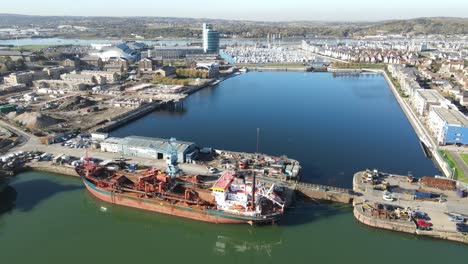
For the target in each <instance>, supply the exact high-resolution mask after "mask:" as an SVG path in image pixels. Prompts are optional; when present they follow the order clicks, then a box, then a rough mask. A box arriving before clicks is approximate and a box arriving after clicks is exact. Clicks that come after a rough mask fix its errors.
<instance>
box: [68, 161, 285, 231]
mask: <svg viewBox="0 0 468 264" xmlns="http://www.w3.org/2000/svg"><path fill="white" fill-rule="evenodd" d="M76 172H77V173H78V174H79V175H80V176H81V177H82V179H83V182H84V184H85V186H86V188H87V190H88V191H89V192H90V193H91V194H93V195H94V196H95V197H97V198H99V199H100V200H103V201H106V202H108V203H112V204H118V205H123V206H128V207H134V208H138V209H144V210H148V211H154V212H159V213H165V214H169V215H175V216H179V217H185V218H190V219H194V220H199V221H204V222H211V223H220V224H241V223H248V224H251V225H252V224H260V223H273V222H276V221H277V220H278V218H279V217H280V216H281V215H282V214H283V208H284V202H283V199H282V198H281V195H280V193H279V192H277V191H276V190H275V186H274V185H271V186H266V185H265V184H263V183H259V182H257V181H256V179H255V176H254V177H251V178H249V177H246V178H240V177H237V176H236V174H235V173H234V172H231V171H226V172H224V173H223V174H222V175H221V176H220V177H219V179H218V180H217V181H216V182H215V183H214V184H211V183H209V182H204V181H202V177H199V176H180V177H172V176H171V175H169V174H166V173H165V172H164V171H162V170H160V169H156V168H152V169H147V170H140V171H134V172H130V171H125V170H121V171H110V170H107V169H106V168H105V167H102V166H99V165H97V164H93V163H91V162H89V161H87V162H85V163H84V164H82V165H79V166H77V167H76ZM254 183H255V184H254Z"/></svg>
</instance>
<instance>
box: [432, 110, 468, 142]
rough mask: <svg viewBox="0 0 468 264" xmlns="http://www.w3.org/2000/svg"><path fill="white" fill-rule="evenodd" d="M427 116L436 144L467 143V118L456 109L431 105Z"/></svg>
mask: <svg viewBox="0 0 468 264" xmlns="http://www.w3.org/2000/svg"><path fill="white" fill-rule="evenodd" d="M428 117H429V128H430V129H431V131H432V133H433V134H434V135H435V137H436V139H437V143H438V144H440V145H446V144H463V145H466V144H468V120H467V119H466V118H465V116H464V115H463V114H462V113H460V112H459V111H458V110H454V109H447V108H443V107H438V106H433V107H431V109H430V111H429V115H428Z"/></svg>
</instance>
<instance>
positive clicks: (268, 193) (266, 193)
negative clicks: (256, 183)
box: [259, 184, 284, 208]
mask: <svg viewBox="0 0 468 264" xmlns="http://www.w3.org/2000/svg"><path fill="white" fill-rule="evenodd" d="M274 188H275V184H272V185H271V187H270V188H269V189H268V190H267V189H266V188H265V186H263V185H262V186H261V187H260V188H259V194H260V195H261V196H263V197H265V198H267V199H268V200H270V201H272V202H273V203H274V204H277V205H278V206H280V207H281V208H284V202H283V201H281V199H280V198H279V197H276V195H275V193H274V192H273V190H274ZM272 194H273V197H272ZM275 197H276V198H277V199H278V200H279V201H278V200H277V199H275Z"/></svg>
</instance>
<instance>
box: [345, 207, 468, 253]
mask: <svg viewBox="0 0 468 264" xmlns="http://www.w3.org/2000/svg"><path fill="white" fill-rule="evenodd" d="M353 214H354V218H356V220H358V221H359V222H360V223H362V224H365V225H367V226H371V227H377V228H381V229H387V230H392V231H398V232H404V233H409V234H416V235H420V236H427V237H432V238H438V239H445V240H450V241H455V242H461V243H467V244H468V236H463V235H462V234H459V233H455V232H444V231H440V230H431V231H421V230H418V229H416V226H415V224H414V223H413V222H408V223H405V222H399V221H389V220H382V219H379V218H376V217H371V216H368V215H366V214H365V213H364V212H363V211H362V208H361V206H359V205H358V204H355V205H354V209H353Z"/></svg>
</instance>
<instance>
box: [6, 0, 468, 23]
mask: <svg viewBox="0 0 468 264" xmlns="http://www.w3.org/2000/svg"><path fill="white" fill-rule="evenodd" d="M1 2H3V3H1V4H0V13H16V14H31V15H76V16H83V15H85V16H167V17H194V18H224V19H240V20H268V21H275V20H276V21H277V20H321V21H324V20H328V21H343V20H353V21H364V20H372V21H375V20H386V19H402V18H415V17H425V16H450V17H468V0H319V1H317V0H286V1H285V0H174V1H167V0H164V1H162V0H136V1H129V0H125V1H122V0H1Z"/></svg>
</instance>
